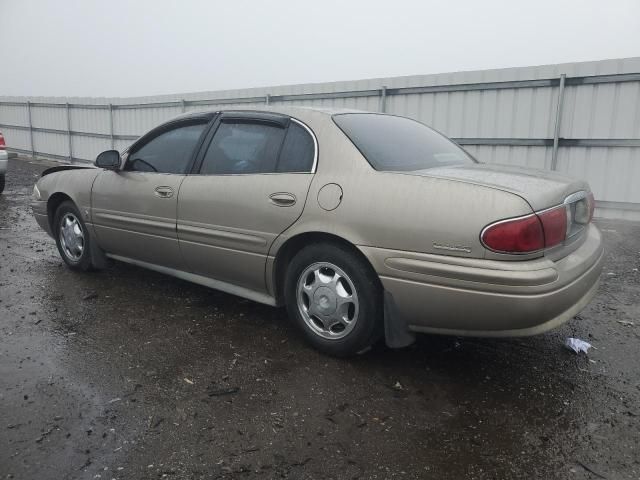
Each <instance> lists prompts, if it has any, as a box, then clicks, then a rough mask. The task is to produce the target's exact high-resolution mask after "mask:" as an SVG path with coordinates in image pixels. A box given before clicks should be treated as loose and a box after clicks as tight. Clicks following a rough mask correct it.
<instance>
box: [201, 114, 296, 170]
mask: <svg viewBox="0 0 640 480" xmlns="http://www.w3.org/2000/svg"><path fill="white" fill-rule="evenodd" d="M285 132H286V130H285V129H284V128H282V127H280V126H278V125H271V124H268V123H249V122H224V121H223V122H222V123H221V124H220V126H219V127H218V130H217V131H216V133H215V135H214V137H213V140H212V141H211V144H210V145H209V148H208V149H207V152H206V154H205V156H204V159H203V161H202V168H201V169H200V173H202V174H205V175H227V174H249V173H273V172H275V171H276V165H277V162H278V154H279V152H280V146H281V145H282V141H283V139H284V135H285Z"/></svg>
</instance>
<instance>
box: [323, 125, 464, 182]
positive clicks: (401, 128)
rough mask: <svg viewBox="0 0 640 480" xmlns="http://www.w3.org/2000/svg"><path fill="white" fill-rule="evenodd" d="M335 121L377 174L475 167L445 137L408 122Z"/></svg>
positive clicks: (423, 126)
mask: <svg viewBox="0 0 640 480" xmlns="http://www.w3.org/2000/svg"><path fill="white" fill-rule="evenodd" d="M333 120H334V121H335V122H336V124H337V125H338V127H340V129H341V130H342V131H343V132H344V133H345V134H346V135H347V137H349V139H350V140H351V141H352V142H353V144H354V145H355V146H356V147H357V148H358V150H360V152H361V153H362V154H363V155H364V157H365V158H366V159H367V161H368V162H369V163H370V164H371V166H372V167H373V168H375V169H376V170H382V171H415V170H424V169H427V168H433V167H440V166H448V165H464V164H469V163H475V162H474V160H473V159H472V158H471V156H469V154H467V153H466V152H465V151H464V150H462V149H461V148H460V147H458V146H457V145H456V144H455V143H453V142H452V141H451V140H449V139H447V138H446V137H445V136H444V135H441V134H439V133H438V132H436V131H434V130H432V129H431V128H429V127H427V126H426V125H424V124H422V123H420V122H416V121H415V120H411V119H409V118H405V117H396V116H393V115H378V114H375V113H346V114H338V115H334V116H333Z"/></svg>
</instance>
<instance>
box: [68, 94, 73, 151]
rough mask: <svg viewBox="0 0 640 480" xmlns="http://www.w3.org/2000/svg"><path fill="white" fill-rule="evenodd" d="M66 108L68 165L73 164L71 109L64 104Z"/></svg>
mask: <svg viewBox="0 0 640 480" xmlns="http://www.w3.org/2000/svg"><path fill="white" fill-rule="evenodd" d="M66 108H67V140H68V141H69V163H73V141H72V139H71V108H70V107H69V103H66Z"/></svg>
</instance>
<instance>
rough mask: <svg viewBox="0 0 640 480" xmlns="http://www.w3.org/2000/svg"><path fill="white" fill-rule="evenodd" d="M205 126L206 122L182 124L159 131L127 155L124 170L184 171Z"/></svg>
mask: <svg viewBox="0 0 640 480" xmlns="http://www.w3.org/2000/svg"><path fill="white" fill-rule="evenodd" d="M206 126H207V124H206V123H198V124H195V125H194V124H191V125H184V126H181V127H177V128H174V129H172V130H169V131H167V132H164V133H161V134H160V135H158V136H157V137H155V138H153V139H152V140H151V141H149V142H148V143H145V144H144V145H143V146H142V147H140V148H139V149H137V150H134V151H133V152H132V153H131V154H130V155H129V158H128V160H127V164H126V165H125V170H128V171H136V172H157V173H179V174H184V173H186V171H187V167H188V164H189V160H190V159H191V154H192V153H193V149H194V148H195V146H196V144H197V143H198V140H199V138H200V135H201V134H202V132H203V131H204V129H205V127H206Z"/></svg>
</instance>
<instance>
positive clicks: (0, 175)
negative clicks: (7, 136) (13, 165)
mask: <svg viewBox="0 0 640 480" xmlns="http://www.w3.org/2000/svg"><path fill="white" fill-rule="evenodd" d="M8 163H9V153H8V152H7V147H6V146H5V143H4V137H3V136H2V132H0V193H2V191H3V190H4V176H5V174H6V173H7V164H8Z"/></svg>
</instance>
